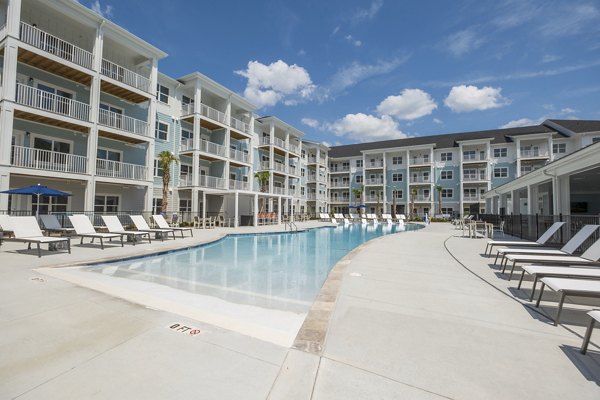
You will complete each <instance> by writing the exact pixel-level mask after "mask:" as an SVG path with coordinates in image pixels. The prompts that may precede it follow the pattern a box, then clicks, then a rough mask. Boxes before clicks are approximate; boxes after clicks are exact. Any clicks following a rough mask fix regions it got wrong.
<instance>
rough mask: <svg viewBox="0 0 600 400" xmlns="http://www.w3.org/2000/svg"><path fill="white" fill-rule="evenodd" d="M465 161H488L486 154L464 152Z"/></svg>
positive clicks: (463, 158)
mask: <svg viewBox="0 0 600 400" xmlns="http://www.w3.org/2000/svg"><path fill="white" fill-rule="evenodd" d="M462 160H463V162H486V161H488V158H487V155H486V154H480V153H466V154H465V153H463V157H462Z"/></svg>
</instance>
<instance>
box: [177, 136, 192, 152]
mask: <svg viewBox="0 0 600 400" xmlns="http://www.w3.org/2000/svg"><path fill="white" fill-rule="evenodd" d="M192 150H194V139H181V144H180V145H179V151H192Z"/></svg>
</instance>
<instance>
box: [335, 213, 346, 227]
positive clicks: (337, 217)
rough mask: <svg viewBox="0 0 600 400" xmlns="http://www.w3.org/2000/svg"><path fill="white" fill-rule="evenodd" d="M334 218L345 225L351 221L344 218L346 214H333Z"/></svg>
mask: <svg viewBox="0 0 600 400" xmlns="http://www.w3.org/2000/svg"><path fill="white" fill-rule="evenodd" d="M333 217H334V218H335V219H336V221H340V222H341V223H343V224H344V225H347V224H349V223H350V221H349V220H348V219H347V218H346V217H344V214H333Z"/></svg>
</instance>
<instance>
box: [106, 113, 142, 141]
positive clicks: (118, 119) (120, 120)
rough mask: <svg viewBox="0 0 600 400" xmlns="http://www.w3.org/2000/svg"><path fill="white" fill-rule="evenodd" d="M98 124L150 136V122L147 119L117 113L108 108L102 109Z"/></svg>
mask: <svg viewBox="0 0 600 400" xmlns="http://www.w3.org/2000/svg"><path fill="white" fill-rule="evenodd" d="M98 124H99V125H103V126H107V127H109V128H114V129H118V130H120V131H125V132H129V133H133V134H136V135H140V136H146V137H149V136H150V132H149V130H148V123H147V122H146V121H142V120H141V119H136V118H132V117H128V116H126V115H123V114H117V113H115V112H112V111H108V110H100V114H99V115H98Z"/></svg>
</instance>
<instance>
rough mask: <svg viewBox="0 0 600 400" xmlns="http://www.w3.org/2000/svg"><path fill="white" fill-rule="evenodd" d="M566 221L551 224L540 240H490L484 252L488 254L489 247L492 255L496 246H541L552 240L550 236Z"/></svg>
mask: <svg viewBox="0 0 600 400" xmlns="http://www.w3.org/2000/svg"><path fill="white" fill-rule="evenodd" d="M564 224H565V223H564V222H555V223H553V224H552V226H550V228H548V229H547V230H546V232H544V233H543V234H542V236H540V237H539V238H538V240H536V241H535V242H531V241H527V240H522V241H516V240H511V241H506V240H488V242H487V245H486V246H485V253H484V254H488V249H489V251H490V252H489V256H490V257H491V256H492V250H493V248H494V246H513V247H515V246H530V247H537V246H541V245H543V244H545V243H546V242H547V241H548V240H550V238H551V237H552V236H554V234H555V233H556V232H558V230H559V229H560V228H562V226H563V225H564Z"/></svg>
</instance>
